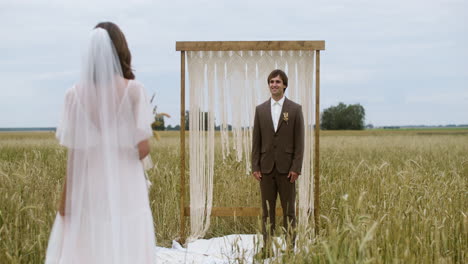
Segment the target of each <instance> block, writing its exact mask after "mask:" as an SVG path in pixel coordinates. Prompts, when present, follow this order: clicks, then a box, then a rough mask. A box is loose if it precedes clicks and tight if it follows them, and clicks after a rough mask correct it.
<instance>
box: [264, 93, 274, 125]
mask: <svg viewBox="0 0 468 264" xmlns="http://www.w3.org/2000/svg"><path fill="white" fill-rule="evenodd" d="M270 100H271V99H268V101H266V102H265V107H264V109H265V115H266V116H267V118H266V121H267V122H268V126H270V128H271V131H273V133H275V127H274V126H273V117H272V116H271V101H270Z"/></svg>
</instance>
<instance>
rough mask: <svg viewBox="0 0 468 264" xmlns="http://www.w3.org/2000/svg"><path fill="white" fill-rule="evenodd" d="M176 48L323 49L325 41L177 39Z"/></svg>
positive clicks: (235, 49) (213, 49)
mask: <svg viewBox="0 0 468 264" xmlns="http://www.w3.org/2000/svg"><path fill="white" fill-rule="evenodd" d="M176 50H177V51H228V50H232V51H239V50H325V41H324V40H315V41H177V42H176Z"/></svg>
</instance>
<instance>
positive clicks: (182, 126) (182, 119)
mask: <svg viewBox="0 0 468 264" xmlns="http://www.w3.org/2000/svg"><path fill="white" fill-rule="evenodd" d="M184 207H185V51H181V52H180V242H181V244H184V243H185V214H184Z"/></svg>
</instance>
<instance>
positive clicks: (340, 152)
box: [0, 130, 468, 263]
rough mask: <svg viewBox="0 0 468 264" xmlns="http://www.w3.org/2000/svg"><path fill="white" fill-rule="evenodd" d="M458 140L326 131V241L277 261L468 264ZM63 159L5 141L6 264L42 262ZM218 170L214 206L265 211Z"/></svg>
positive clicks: (171, 158)
mask: <svg viewBox="0 0 468 264" xmlns="http://www.w3.org/2000/svg"><path fill="white" fill-rule="evenodd" d="M455 132H456V133H450V131H445V132H443V131H442V132H439V131H435V132H431V131H429V132H427V131H426V132H424V131H423V132H421V131H404V132H399V131H395V132H385V131H379V132H323V133H322V138H321V191H322V193H321V211H320V219H321V230H320V235H319V236H316V237H313V236H312V233H311V232H302V233H301V238H300V239H301V240H300V241H299V242H298V246H300V248H301V251H300V252H299V253H297V254H294V255H293V254H290V255H286V256H284V257H282V258H278V259H276V262H278V263H313V262H315V263H466V262H467V254H468V239H467V238H468V218H467V215H468V210H467V209H468V188H467V179H468V132H467V131H461V130H456V131H455ZM465 132H466V133H465ZM178 142H179V141H178V133H175V132H165V133H162V134H161V141H158V142H153V143H152V147H153V148H152V151H151V156H152V158H153V161H154V162H155V165H156V166H155V168H154V169H152V170H151V171H150V172H149V176H150V180H151V181H152V182H153V185H152V187H151V190H150V194H149V195H150V201H151V208H152V211H153V216H154V221H155V228H156V237H157V241H158V245H160V246H170V244H171V241H172V240H173V239H176V238H177V237H178V234H179V220H180V219H179V217H180V216H179V204H178V203H179V197H180V196H179V195H180V194H179V182H180V181H179V164H180V161H179V145H178ZM65 157H66V150H65V149H64V148H62V147H60V146H59V145H58V144H57V143H56V141H55V139H54V137H53V134H51V133H46V132H35V133H31V132H29V133H0V263H42V262H43V260H44V255H45V250H46V247H47V240H48V237H49V233H50V229H51V227H52V221H53V219H54V216H55V210H56V207H57V206H56V205H57V201H58V198H59V194H60V190H61V188H62V183H63V177H64V175H65ZM215 171H216V173H215V183H214V184H215V189H214V205H215V206H259V204H260V196H259V190H258V183H256V182H255V180H253V178H251V177H250V176H247V175H245V174H244V173H243V171H242V166H241V165H239V164H238V163H236V162H235V161H234V158H231V157H229V158H228V159H227V160H226V161H224V162H223V161H221V160H220V161H219V162H218V165H217V166H216V168H215ZM187 189H188V188H187ZM258 223H259V221H258V218H256V217H238V218H233V217H216V218H215V217H213V218H212V225H211V227H210V230H209V233H208V235H207V237H214V236H222V235H228V234H233V233H256V232H258V226H259V225H258ZM303 234H305V236H304V235H303ZM307 235H309V236H310V237H309V238H312V240H307V238H308V237H307Z"/></svg>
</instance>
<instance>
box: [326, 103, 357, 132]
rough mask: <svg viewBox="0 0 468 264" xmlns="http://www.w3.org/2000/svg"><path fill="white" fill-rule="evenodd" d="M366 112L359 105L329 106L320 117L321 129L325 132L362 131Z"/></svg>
mask: <svg viewBox="0 0 468 264" xmlns="http://www.w3.org/2000/svg"><path fill="white" fill-rule="evenodd" d="M365 115H366V112H365V110H364V107H363V106H362V105H360V104H353V105H346V104H344V103H339V104H338V105H337V106H331V107H329V108H327V109H325V110H323V113H322V115H321V119H320V123H321V128H322V129H326V130H344V129H349V130H362V129H364V119H365Z"/></svg>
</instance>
